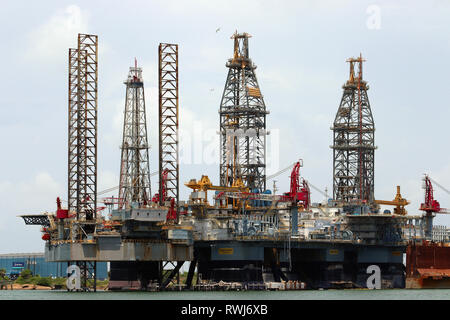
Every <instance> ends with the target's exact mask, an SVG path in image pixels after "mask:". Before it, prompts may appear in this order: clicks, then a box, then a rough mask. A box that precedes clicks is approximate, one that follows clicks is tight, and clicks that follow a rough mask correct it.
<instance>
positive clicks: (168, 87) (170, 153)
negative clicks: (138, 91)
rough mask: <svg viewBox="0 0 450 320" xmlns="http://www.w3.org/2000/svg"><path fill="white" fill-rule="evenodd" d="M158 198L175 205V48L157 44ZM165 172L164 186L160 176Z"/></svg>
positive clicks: (177, 191) (176, 109) (176, 131)
mask: <svg viewBox="0 0 450 320" xmlns="http://www.w3.org/2000/svg"><path fill="white" fill-rule="evenodd" d="M158 52H159V176H160V178H159V195H160V197H159V199H160V204H161V205H164V203H163V201H164V197H162V195H163V193H164V192H163V191H164V190H163V188H164V187H165V195H166V200H170V199H175V201H176V202H175V207H177V206H178V200H179V198H178V195H179V169H178V166H179V160H178V103H179V101H178V45H177V44H167V43H160V44H159V51H158ZM164 172H166V173H167V175H166V176H165V179H164V181H165V183H163V177H162V175H163V173H164Z"/></svg>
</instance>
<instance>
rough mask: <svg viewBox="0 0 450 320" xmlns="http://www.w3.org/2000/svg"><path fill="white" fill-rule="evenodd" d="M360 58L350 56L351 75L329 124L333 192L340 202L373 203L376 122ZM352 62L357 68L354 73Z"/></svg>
mask: <svg viewBox="0 0 450 320" xmlns="http://www.w3.org/2000/svg"><path fill="white" fill-rule="evenodd" d="M364 61H365V60H363V58H362V56H360V57H359V58H350V59H348V60H347V62H349V63H350V77H349V80H348V81H347V82H346V83H345V84H344V85H343V89H344V93H343V96H342V100H341V104H340V106H339V109H338V111H337V114H336V118H335V120H334V125H333V127H332V128H331V129H332V130H333V135H334V144H333V146H331V148H332V149H333V196H334V199H335V200H337V201H340V202H343V203H353V204H361V203H368V204H371V203H373V200H374V150H375V149H376V146H375V140H374V132H375V125H374V121H373V117H372V111H371V109H370V104H369V98H368V96H367V90H368V89H369V86H368V85H367V82H366V81H364V80H363V77H362V75H363V72H362V67H363V62H364ZM355 65H357V67H358V70H357V73H355Z"/></svg>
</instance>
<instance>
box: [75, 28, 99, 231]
mask: <svg viewBox="0 0 450 320" xmlns="http://www.w3.org/2000/svg"><path fill="white" fill-rule="evenodd" d="M97 40H98V38H97V36H96V35H88V34H78V48H77V49H69V124H68V125H69V134H68V136H69V137H68V150H69V151H68V209H69V211H72V212H76V216H77V220H83V221H92V220H95V219H96V206H97V77H98V72H97V61H98V56H97V48H98V44H97ZM89 229H90V227H89V226H86V227H85V229H84V230H85V232H87V233H89V231H93V230H89Z"/></svg>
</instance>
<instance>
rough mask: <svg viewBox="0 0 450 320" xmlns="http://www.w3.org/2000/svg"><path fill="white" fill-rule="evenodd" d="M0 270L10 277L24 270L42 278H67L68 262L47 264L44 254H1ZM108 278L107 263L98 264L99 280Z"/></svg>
mask: <svg viewBox="0 0 450 320" xmlns="http://www.w3.org/2000/svg"><path fill="white" fill-rule="evenodd" d="M0 269H5V270H6V274H7V275H8V276H10V275H11V276H17V275H20V273H21V272H22V270H24V269H29V270H31V272H32V274H33V275H39V276H41V277H67V273H66V270H67V262H46V261H45V256H44V253H7V254H0ZM107 278H108V266H107V262H98V263H97V279H99V280H104V279H107Z"/></svg>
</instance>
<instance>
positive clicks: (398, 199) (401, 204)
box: [375, 186, 410, 216]
mask: <svg viewBox="0 0 450 320" xmlns="http://www.w3.org/2000/svg"><path fill="white" fill-rule="evenodd" d="M375 203H376V204H384V205H388V206H395V208H394V214H398V215H402V216H404V215H406V214H407V212H406V210H405V206H406V205H408V204H409V203H410V202H409V201H408V200H406V199H405V198H403V197H402V195H401V194H400V186H397V194H396V195H395V198H394V200H392V201H388V200H375Z"/></svg>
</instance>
